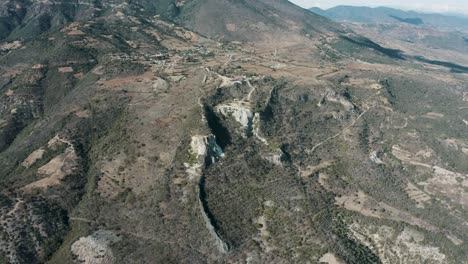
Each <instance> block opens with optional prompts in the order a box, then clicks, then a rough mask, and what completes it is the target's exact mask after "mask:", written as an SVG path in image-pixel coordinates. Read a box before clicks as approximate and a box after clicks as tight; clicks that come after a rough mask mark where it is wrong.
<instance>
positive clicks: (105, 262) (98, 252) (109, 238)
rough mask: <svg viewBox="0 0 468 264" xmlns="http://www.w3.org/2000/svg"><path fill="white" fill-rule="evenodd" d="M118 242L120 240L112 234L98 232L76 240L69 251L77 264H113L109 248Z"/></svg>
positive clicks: (104, 231) (103, 231) (105, 231)
mask: <svg viewBox="0 0 468 264" xmlns="http://www.w3.org/2000/svg"><path fill="white" fill-rule="evenodd" d="M118 241H120V238H119V237H118V236H117V235H116V234H114V233H113V232H111V231H107V230H99V231H96V232H94V233H93V234H92V235H90V236H87V237H82V238H80V239H79V240H77V241H76V242H75V243H73V245H72V246H71V251H72V253H73V255H75V256H77V260H78V261H77V263H84V264H111V263H114V256H113V254H112V250H111V247H110V246H111V245H112V244H114V243H116V242H118Z"/></svg>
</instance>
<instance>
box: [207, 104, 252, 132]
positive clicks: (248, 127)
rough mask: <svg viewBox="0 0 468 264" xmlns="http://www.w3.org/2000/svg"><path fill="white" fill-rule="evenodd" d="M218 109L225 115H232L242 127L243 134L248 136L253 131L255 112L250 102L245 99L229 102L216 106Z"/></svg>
mask: <svg viewBox="0 0 468 264" xmlns="http://www.w3.org/2000/svg"><path fill="white" fill-rule="evenodd" d="M216 111H217V112H218V113H220V114H222V115H224V116H225V117H232V118H234V120H236V121H237V122H238V123H239V124H240V125H241V127H242V129H243V130H244V131H243V133H242V134H243V135H244V136H248V135H250V134H251V133H252V128H253V118H254V114H253V112H252V110H251V109H250V103H249V102H244V101H237V100H236V101H234V102H232V103H228V104H221V105H218V106H216Z"/></svg>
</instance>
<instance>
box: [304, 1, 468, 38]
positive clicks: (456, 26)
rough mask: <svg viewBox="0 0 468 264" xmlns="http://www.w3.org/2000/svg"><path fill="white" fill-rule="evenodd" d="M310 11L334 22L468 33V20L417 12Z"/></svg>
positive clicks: (385, 9) (341, 8)
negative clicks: (406, 26)
mask: <svg viewBox="0 0 468 264" xmlns="http://www.w3.org/2000/svg"><path fill="white" fill-rule="evenodd" d="M310 11H312V12H314V13H316V14H319V15H322V16H325V17H328V18H330V19H333V20H347V21H354V22H361V23H388V22H396V21H400V22H402V23H408V24H417V25H421V24H424V25H428V26H432V27H435V28H438V29H443V30H449V31H457V30H459V31H465V32H468V18H466V17H462V16H449V15H442V14H426V13H419V12H415V11H403V10H399V9H393V8H388V7H376V8H371V7H358V6H336V7H333V8H330V9H326V10H322V9H320V8H317V7H315V8H311V9H310Z"/></svg>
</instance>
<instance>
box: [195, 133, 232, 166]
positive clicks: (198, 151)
mask: <svg viewBox="0 0 468 264" xmlns="http://www.w3.org/2000/svg"><path fill="white" fill-rule="evenodd" d="M190 147H191V154H193V155H196V156H197V161H198V163H200V164H201V165H206V166H208V165H210V164H212V163H215V162H216V161H218V160H219V159H221V158H222V157H224V153H223V150H222V149H221V147H220V146H219V145H218V143H216V137H215V136H214V135H208V136H200V135H196V136H193V137H192V142H191V143H190Z"/></svg>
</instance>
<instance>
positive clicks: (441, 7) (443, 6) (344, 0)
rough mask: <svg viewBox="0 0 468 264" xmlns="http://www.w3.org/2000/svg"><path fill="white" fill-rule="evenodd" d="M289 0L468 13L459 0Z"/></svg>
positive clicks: (307, 5)
mask: <svg viewBox="0 0 468 264" xmlns="http://www.w3.org/2000/svg"><path fill="white" fill-rule="evenodd" d="M291 2H293V3H295V4H297V5H299V6H302V7H304V8H310V7H320V8H325V9H326V8H330V7H334V6H338V5H352V6H370V7H377V6H386V7H394V8H400V9H404V10H415V11H424V12H434V13H463V14H466V15H468V2H465V1H460V0H446V1H441V0H415V1H405V0H393V1H386V0H373V1H369V0H341V1H339V0H318V1H317V0H291Z"/></svg>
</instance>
